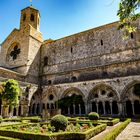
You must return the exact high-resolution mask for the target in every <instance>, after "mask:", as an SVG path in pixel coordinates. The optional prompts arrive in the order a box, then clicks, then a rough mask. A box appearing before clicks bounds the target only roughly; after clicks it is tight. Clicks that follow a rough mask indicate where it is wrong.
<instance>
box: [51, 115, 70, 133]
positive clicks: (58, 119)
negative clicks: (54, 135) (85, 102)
mask: <svg viewBox="0 0 140 140" xmlns="http://www.w3.org/2000/svg"><path fill="white" fill-rule="evenodd" d="M67 125H68V120H67V118H66V117H65V116H63V115H56V116H54V117H53V118H52V119H51V126H54V127H55V131H56V132H58V131H59V130H63V131H64V130H65V129H66V127H67Z"/></svg>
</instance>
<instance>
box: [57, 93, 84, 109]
mask: <svg viewBox="0 0 140 140" xmlns="http://www.w3.org/2000/svg"><path fill="white" fill-rule="evenodd" d="M72 104H84V102H83V99H82V96H81V95H76V94H73V95H72V96H66V97H64V98H62V99H60V100H59V101H58V106H59V108H64V107H70V106H71V105H72Z"/></svg>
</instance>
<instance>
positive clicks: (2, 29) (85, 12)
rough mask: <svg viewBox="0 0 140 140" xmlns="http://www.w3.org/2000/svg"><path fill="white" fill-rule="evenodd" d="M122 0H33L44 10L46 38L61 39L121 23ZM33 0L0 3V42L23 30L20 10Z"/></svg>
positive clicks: (43, 23) (43, 18)
mask: <svg viewBox="0 0 140 140" xmlns="http://www.w3.org/2000/svg"><path fill="white" fill-rule="evenodd" d="M119 2H120V0H102V1H101V0H33V2H32V4H33V6H34V7H35V8H37V9H38V10H39V11H40V14H41V25H40V31H41V32H42V33H43V38H44V39H49V38H51V39H58V38H61V37H64V36H68V35H71V34H74V33H77V32H81V31H84V30H87V29H90V28H94V27H97V26H100V25H104V24H107V23H110V22H113V21H117V20H118V17H117V15H116V13H117V9H118V4H119ZM27 6H30V1H29V0H0V13H1V14H0V21H1V22H0V43H2V42H3V41H4V39H5V38H6V37H7V36H8V35H9V34H10V32H11V31H12V30H13V29H14V28H19V23H20V10H21V9H23V8H25V7H27Z"/></svg>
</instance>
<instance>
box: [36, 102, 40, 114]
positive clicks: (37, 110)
mask: <svg viewBox="0 0 140 140" xmlns="http://www.w3.org/2000/svg"><path fill="white" fill-rule="evenodd" d="M36 114H37V115H39V114H40V104H39V103H38V104H37V108H36Z"/></svg>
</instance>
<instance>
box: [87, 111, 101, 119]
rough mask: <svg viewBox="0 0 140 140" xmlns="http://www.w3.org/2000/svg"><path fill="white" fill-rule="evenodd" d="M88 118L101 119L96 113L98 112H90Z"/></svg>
mask: <svg viewBox="0 0 140 140" xmlns="http://www.w3.org/2000/svg"><path fill="white" fill-rule="evenodd" d="M88 118H89V119H90V120H98V119H99V114H98V113H96V112H90V113H89V114H88Z"/></svg>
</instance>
